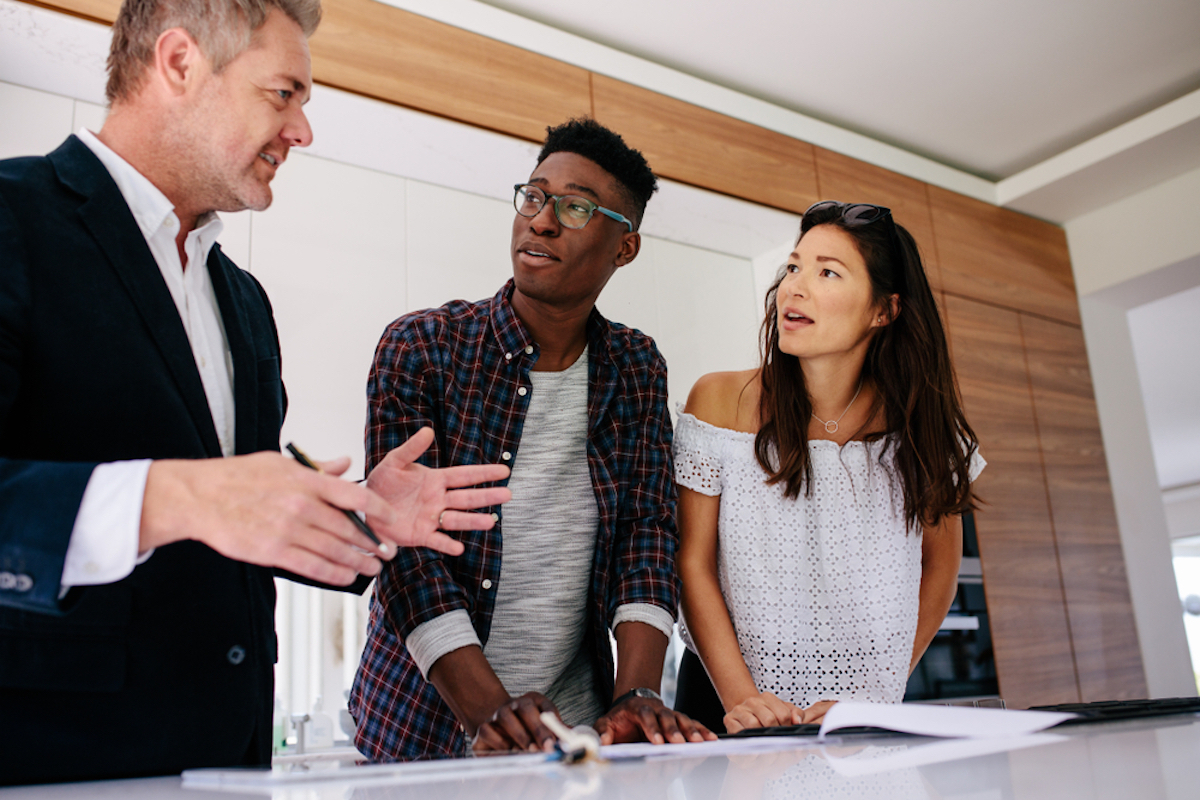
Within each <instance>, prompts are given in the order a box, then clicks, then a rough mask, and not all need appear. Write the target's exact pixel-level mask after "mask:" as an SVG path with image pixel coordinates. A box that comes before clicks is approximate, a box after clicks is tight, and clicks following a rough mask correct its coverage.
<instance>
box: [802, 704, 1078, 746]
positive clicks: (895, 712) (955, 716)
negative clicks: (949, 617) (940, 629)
mask: <svg viewBox="0 0 1200 800" xmlns="http://www.w3.org/2000/svg"><path fill="white" fill-rule="evenodd" d="M1074 716H1076V715H1075V714H1065V713H1061V712H1056V711H1010V710H1007V709H1002V708H968V707H964V706H936V705H926V704H924V703H858V702H854V701H842V702H839V703H836V704H834V706H833V707H832V708H830V709H829V711H827V712H826V713H825V721H824V722H822V723H821V732H820V734H819V735H820V736H822V737H823V736H825V734H827V733H829V732H830V731H834V730H837V729H838V728H852V727H856V726H859V725H865V726H871V727H875V728H886V729H887V730H889V731H900V732H902V733H915V734H918V735H921V736H941V737H948V738H968V739H984V738H993V737H1003V736H1020V735H1022V734H1026V733H1034V732H1036V731H1041V730H1045V729H1046V728H1049V727H1051V726H1052V725H1057V724H1058V723H1060V722H1062V721H1064V720H1067V719H1071V718H1072V717H1074Z"/></svg>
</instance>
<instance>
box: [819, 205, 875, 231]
mask: <svg viewBox="0 0 1200 800" xmlns="http://www.w3.org/2000/svg"><path fill="white" fill-rule="evenodd" d="M830 212H836V213H837V216H838V218H840V219H841V221H842V223H843V224H844V225H846V226H848V227H851V228H857V227H859V226H860V225H870V224H871V223H872V222H878V221H879V220H881V219H885V218H887V217H890V216H891V215H892V210H891V209H890V208H884V207H883V206H873V205H871V204H870V203H839V202H838V201H837V200H822V201H821V202H819V203H813V204H812V205H811V206H809V207H808V210H807V211H805V212H804V222H806V223H808V222H809V219H810V215H815V216H819V217H826V215H827V214H829V213H830ZM821 221H823V222H828V221H829V220H828V219H822V220H821ZM815 224H817V220H813V221H812V222H811V223H810V224H809V225H806V226H805V227H806V229H807V228H808V227H811V225H815Z"/></svg>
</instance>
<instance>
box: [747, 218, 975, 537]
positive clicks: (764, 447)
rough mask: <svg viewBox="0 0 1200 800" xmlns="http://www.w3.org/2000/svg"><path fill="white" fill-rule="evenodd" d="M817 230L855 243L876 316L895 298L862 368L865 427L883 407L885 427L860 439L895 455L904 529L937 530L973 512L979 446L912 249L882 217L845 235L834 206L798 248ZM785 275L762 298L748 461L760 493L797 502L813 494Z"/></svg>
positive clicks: (805, 226) (812, 222)
mask: <svg viewBox="0 0 1200 800" xmlns="http://www.w3.org/2000/svg"><path fill="white" fill-rule="evenodd" d="M817 225H833V226H835V227H837V228H840V229H841V230H843V231H845V232H846V233H847V234H849V236H850V237H851V238H852V239H853V240H854V243H855V245H856V246H857V247H858V252H859V253H860V254H861V255H862V257H863V260H864V261H866V264H867V271H868V273H869V275H870V280H871V291H872V299H873V301H874V303H875V305H876V306H877V307H878V308H880V309H883V310H884V313H887V309H889V308H890V306H889V305H888V298H889V297H890V296H891V295H898V296H899V298H900V303H899V313H898V314H896V316H895V318H894V319H893V320H892V321H891V323H890V324H888V325H885V326H883V327H882V328H879V329H878V330H876V332H875V335H874V336H873V337H872V339H871V343H870V344H869V345H868V347H867V355H866V360H865V361H864V362H863V379H864V380H870V381H872V382H873V383H874V385H875V387H876V395H875V401H874V404H873V405H872V407H871V410H870V413H869V415H868V419H874V418H875V417H876V415H877V413H878V412H879V410H880V407H882V411H883V419H884V423H885V429H884V430H883V431H878V432H874V433H871V434H869V435H868V436H866V437H865V438H866V440H867V441H878V440H880V439H886V440H887V445H886V446H887V447H893V448H895V465H896V469H897V471H898V473H899V477H900V480H901V483H902V484H903V490H904V516H905V520H906V522H907V524H908V526H909V527H910V528H911V527H912V526H913V525H914V524H915V523H918V522H919V523H921V524H924V525H930V526H932V525H936V524H937V523H938V522H939V521H941V519H942V518H943V517H944V516H946V515H953V514H961V513H963V512H965V511H969V510H972V509H974V508H975V507H976V502H975V499H974V497H973V495H972V493H971V479H970V474H969V468H970V467H969V465H970V461H971V456H972V455H973V454H974V452H975V451H976V449H978V446H979V441H978V439H977V438H976V436H975V432H974V431H973V430H971V426H970V425H968V424H967V420H966V417H965V416H964V415H963V411H962V400H961V398H960V396H959V392H958V384H957V382H956V380H955V377H954V367H953V365H952V364H951V363H950V351H949V348H948V347H947V345H946V333H945V331H944V330H943V328H942V320H941V317H940V315H939V314H938V308H937V304H936V303H935V302H934V299H933V292H932V291H931V290H930V288H929V281H928V279H927V278H926V277H925V268H924V267H923V266H922V265H921V256H920V253H919V251H918V249H917V243H916V242H915V241H914V240H913V238H912V235H911V234H909V232H908V231H907V230H905V229H904V228H903V227H902V226H900V225H898V224H896V223H895V221H894V220H892V218H891V215H890V213H888V214H884V215H883V216H882V217H880V218H879V219H876V220H875V221H873V222H870V223H867V224H850V225H848V224H846V222H845V221H844V220H843V218H842V207H840V206H835V205H831V206H829V207H822V208H819V209H816V210H810V211H809V213H807V214H805V216H804V219H803V221H802V222H801V223H800V236H799V238H798V239H797V242H799V240H800V239H803V238H804V235H805V234H806V233H808V231H810V230H812V229H813V228H814V227H816V226H817ZM786 274H787V273H786V272H781V273H780V275H779V277H778V278H776V280H775V282H774V284H772V286H771V288H770V290H769V291H768V292H767V297H766V303H765V307H766V319H765V320H763V325H762V338H761V345H762V366H761V369H760V376H761V382H762V395H761V397H760V399H759V407H758V411H759V420H760V425H759V430H758V434H757V436H755V439H754V454H755V457H756V458H757V459H758V463H759V464H761V465H762V468H763V469H764V470H765V471H766V472H767V475H768V476H769V478H768V480H767V483H768V484H771V485H774V484H778V483H782V484H783V485H784V494H785V495H786V496H787V497H789V498H791V499H795V498H797V497H799V496H800V492H801V491H804V492H805V494H806V495H808V496H811V494H812V486H813V478H812V463H811V461H810V459H809V453H808V425H809V420H810V419H811V415H812V411H813V408H812V399H811V398H810V397H809V395H808V388H807V386H806V384H805V382H804V371H803V370H802V369H801V368H800V360H799V359H798V358H797V357H796V356H792V355H788V354H787V353H784V352H783V351H781V350H780V349H779V323H778V314H777V306H776V296H777V295H778V292H779V285H780V284H781V283H782V282H783V278H784V276H785V275H786Z"/></svg>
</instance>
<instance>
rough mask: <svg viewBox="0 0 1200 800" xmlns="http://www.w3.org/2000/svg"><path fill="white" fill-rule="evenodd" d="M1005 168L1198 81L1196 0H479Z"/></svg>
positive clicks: (948, 158)
mask: <svg viewBox="0 0 1200 800" xmlns="http://www.w3.org/2000/svg"><path fill="white" fill-rule="evenodd" d="M484 2H485V3H486V4H487V5H491V6H495V7H497V8H501V9H505V10H508V11H511V12H514V13H516V14H519V15H520V16H523V17H526V18H528V19H533V20H537V21H540V22H543V23H546V24H548V25H550V26H552V27H554V28H558V29H560V30H563V31H567V32H570V33H574V34H577V35H579V36H581V37H583V38H586V39H590V40H592V41H595V42H599V43H602V44H606V45H609V46H610V47H612V48H614V49H616V50H620V51H622V52H625V53H629V54H632V55H637V56H640V57H642V58H645V59H646V60H648V61H652V62H656V63H658V64H662V65H665V66H669V67H673V68H675V69H678V70H680V71H682V72H685V73H688V74H690V75H694V76H697V77H700V78H704V79H706V80H708V81H710V82H712V83H715V84H718V85H720V86H724V87H727V88H730V89H734V90H736V91H738V92H741V93H743V94H747V95H750V96H752V97H756V98H759V99H762V100H766V101H768V102H771V103H773V104H776V105H779V106H782V107H784V108H787V109H790V110H792V111H797V112H800V113H802V114H805V115H808V116H812V117H815V118H817V119H820V120H824V121H826V122H830V123H834V124H836V125H838V126H841V127H843V128H848V129H850V130H852V131H857V132H859V133H862V134H865V135H867V136H870V137H871V138H873V139H877V140H880V141H883V142H888V143H890V144H894V145H897V146H899V147H901V148H903V149H904V150H907V151H910V152H913V153H918V154H921V155H925V156H928V157H930V158H932V159H934V160H935V161H939V162H941V163H943V164H946V165H949V166H953V167H956V168H958V169H961V170H964V171H966V172H969V173H971V174H974V175H977V176H980V177H983V178H986V179H988V180H991V181H998V180H1000V179H1003V178H1008V177H1011V176H1013V175H1015V174H1017V173H1019V172H1021V171H1022V170H1025V169H1028V168H1030V167H1033V166H1035V165H1037V164H1039V163H1041V162H1043V161H1045V160H1047V159H1049V158H1050V157H1052V156H1055V155H1058V154H1060V153H1062V152H1064V151H1065V150H1067V149H1069V148H1071V147H1073V146H1075V145H1078V144H1080V143H1083V142H1085V141H1087V140H1089V139H1092V138H1093V137H1096V136H1097V135H1099V134H1102V133H1105V132H1106V131H1109V130H1112V129H1113V128H1115V127H1117V126H1118V125H1120V124H1122V123H1125V122H1128V121H1130V120H1132V119H1134V118H1136V117H1139V116H1141V115H1143V114H1145V113H1147V112H1150V111H1153V110H1154V109H1156V108H1159V107H1160V106H1162V105H1164V104H1166V103H1168V102H1169V101H1171V100H1175V99H1177V98H1180V97H1183V96H1184V95H1187V94H1188V93H1190V92H1192V91H1193V90H1196V89H1200V2H1197V1H1196V0H1138V1H1137V2H1133V1H1132V0H1005V2H996V1H995V0H917V2H908V3H899V2H895V0H857V1H856V2H853V3H840V2H828V0H825V1H824V2H793V3H788V2H778V0H776V1H774V2H764V0H744V1H743V2H741V3H729V2H726V0H691V2H688V3H677V2H675V3H669V2H661V0H660V2H654V0H605V2H602V3H547V2H545V1H544V0H484Z"/></svg>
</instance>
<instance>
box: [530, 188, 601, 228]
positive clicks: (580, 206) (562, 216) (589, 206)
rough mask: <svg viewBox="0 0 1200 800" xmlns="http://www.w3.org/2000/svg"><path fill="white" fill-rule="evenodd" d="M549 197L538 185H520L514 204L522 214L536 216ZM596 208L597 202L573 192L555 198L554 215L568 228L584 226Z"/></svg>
mask: <svg viewBox="0 0 1200 800" xmlns="http://www.w3.org/2000/svg"><path fill="white" fill-rule="evenodd" d="M547 199H548V196H547V194H546V193H545V192H543V191H542V190H541V189H539V188H538V187H536V186H528V185H524V186H518V187H517V191H516V195H515V196H514V197H513V205H514V206H516V209H517V213H518V214H520V215H521V216H523V217H536V216H537V215H538V214H539V213H540V212H541V210H542V206H544V205H545V204H546V200H547ZM595 209H596V204H595V203H593V202H592V201H590V200H588V199H586V198H583V197H576V196H575V195H571V194H568V195H563V196H562V197H557V198H555V199H554V216H555V217H557V218H558V221H559V222H560V223H561V224H562V225H564V226H566V227H568V228H582V227H583V226H584V225H587V223H588V220H590V219H591V218H592V212H593V211H595Z"/></svg>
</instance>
